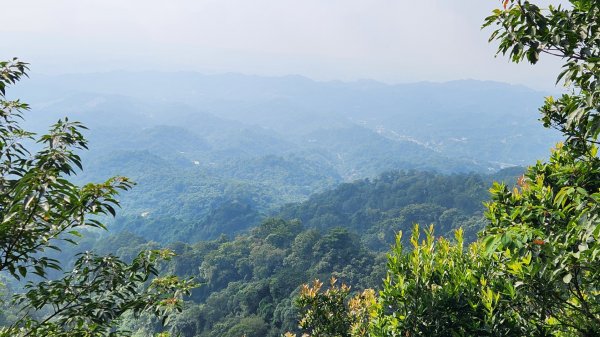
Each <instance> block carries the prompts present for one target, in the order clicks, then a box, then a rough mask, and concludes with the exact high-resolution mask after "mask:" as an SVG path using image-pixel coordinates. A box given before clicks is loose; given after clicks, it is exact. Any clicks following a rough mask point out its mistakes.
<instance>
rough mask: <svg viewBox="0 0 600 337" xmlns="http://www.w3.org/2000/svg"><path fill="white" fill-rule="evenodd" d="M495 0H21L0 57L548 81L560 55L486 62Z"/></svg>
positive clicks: (341, 75)
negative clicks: (531, 61) (486, 22)
mask: <svg viewBox="0 0 600 337" xmlns="http://www.w3.org/2000/svg"><path fill="white" fill-rule="evenodd" d="M499 6H500V0H455V1H450V0H412V1H407V0H162V1H156V0H52V1H48V0H20V1H6V2H3V3H2V11H3V15H2V17H3V18H2V25H1V26H0V39H1V40H2V43H1V45H0V58H2V59H6V58H8V57H12V56H18V57H20V58H21V59H23V60H25V61H28V62H30V63H32V71H33V72H41V73H67V72H96V71H107V70H120V69H129V70H149V69H159V70H165V71H177V70H193V71H200V72H205V73H214V72H242V73H249V74H260V75H286V74H300V75H305V76H308V77H311V78H314V79H318V80H331V79H340V80H354V79H361V78H367V79H375V80H380V81H385V82H393V83H396V82H413V81H423V80H428V81H446V80H454V79H466V78H473V79H484V80H496V81H504V82H510V83H520V84H525V85H528V86H531V87H534V88H541V89H548V88H550V87H552V85H553V83H554V78H555V76H556V74H557V71H558V65H559V63H558V62H557V61H544V60H543V62H542V64H540V65H538V66H536V67H531V66H527V65H525V66H517V65H514V64H511V63H508V61H507V60H506V58H503V57H500V56H499V57H498V58H494V52H495V47H494V46H491V45H488V43H487V37H488V35H489V33H490V31H489V30H485V31H481V30H480V26H481V23H482V22H483V18H484V17H485V16H487V15H488V14H489V13H490V12H491V10H492V9H494V8H497V7H499Z"/></svg>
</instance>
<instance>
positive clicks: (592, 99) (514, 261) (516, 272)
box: [484, 0, 600, 336]
mask: <svg viewBox="0 0 600 337" xmlns="http://www.w3.org/2000/svg"><path fill="white" fill-rule="evenodd" d="M570 4H571V5H570V6H560V5H559V6H552V5H548V6H547V7H545V8H543V7H541V6H542V5H541V4H537V3H535V2H530V1H504V8H503V9H498V10H496V11H494V13H493V15H491V16H490V17H488V18H487V19H486V21H485V25H484V26H486V27H489V26H496V27H497V29H496V30H494V31H493V33H492V35H491V38H490V40H496V41H498V42H499V50H498V51H499V53H502V54H507V55H508V56H509V57H510V58H511V60H512V61H514V62H521V61H523V60H528V61H529V62H531V63H533V64H535V63H537V62H538V60H539V59H540V57H541V55H548V56H552V57H559V58H560V59H562V60H564V62H565V63H564V65H563V71H562V72H561V73H560V74H559V75H558V78H557V83H558V82H561V81H562V82H563V84H564V85H565V86H566V87H567V88H569V90H570V93H569V94H564V95H562V96H561V97H559V98H553V97H548V98H547V99H546V102H545V104H544V105H543V106H542V107H541V109H540V111H541V113H542V118H541V119H542V121H543V123H544V125H545V126H546V127H553V128H556V129H558V130H560V131H561V132H562V133H563V134H564V136H565V141H564V144H559V145H558V146H557V147H556V149H554V150H553V152H552V155H551V157H550V160H549V161H548V162H546V163H541V162H539V163H537V164H536V165H534V166H531V167H530V168H529V169H528V170H527V172H526V174H525V175H524V176H523V177H522V178H521V179H520V180H519V181H518V187H517V188H514V189H512V190H511V189H509V188H507V187H506V186H503V185H495V186H494V187H493V188H492V198H493V200H492V202H491V203H490V204H488V218H489V220H490V224H489V226H488V227H487V230H486V231H485V234H486V235H487V238H486V245H487V248H488V251H491V252H493V254H494V255H495V256H496V257H497V258H499V259H502V260H505V261H506V263H505V264H504V266H505V268H504V270H502V271H501V272H503V273H505V275H507V276H509V277H510V279H511V280H512V282H513V285H514V287H515V288H516V290H517V292H518V293H520V294H521V295H522V296H521V297H520V298H521V299H522V301H517V302H515V303H514V304H515V305H518V306H519V308H520V309H519V310H520V312H521V313H522V314H523V315H526V316H527V317H525V318H526V319H529V320H530V321H535V322H536V329H537V331H538V333H539V334H540V335H560V334H561V333H564V334H566V335H574V336H598V335H600V263H599V262H600V260H599V259H598V258H599V257H598V253H600V244H599V243H598V242H599V241H598V240H599V234H600V221H599V220H600V218H599V215H600V212H599V205H600V204H599V202H600V193H599V191H600V160H599V158H598V155H597V147H596V144H598V133H599V132H600V114H599V112H598V108H599V107H600V82H599V76H600V2H598V1H586V0H578V1H575V0H571V1H570Z"/></svg>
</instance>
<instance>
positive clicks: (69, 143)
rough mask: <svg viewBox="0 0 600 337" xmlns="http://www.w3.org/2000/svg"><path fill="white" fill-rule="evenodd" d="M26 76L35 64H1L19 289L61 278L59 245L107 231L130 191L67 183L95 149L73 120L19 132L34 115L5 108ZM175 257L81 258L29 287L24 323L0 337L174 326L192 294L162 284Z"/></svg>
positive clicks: (2, 266)
mask: <svg viewBox="0 0 600 337" xmlns="http://www.w3.org/2000/svg"><path fill="white" fill-rule="evenodd" d="M26 71H27V64H25V63H23V62H20V61H18V60H17V59H13V60H12V61H7V62H0V219H1V222H0V272H4V273H7V275H9V277H10V278H12V279H13V280H17V281H18V280H21V279H23V278H25V277H27V276H28V274H29V275H31V274H35V275H36V276H37V277H39V278H42V279H45V278H46V277H47V275H48V271H49V270H55V271H61V270H62V265H61V262H60V261H58V260H56V259H53V258H51V257H49V256H48V254H47V253H48V251H50V250H59V248H58V246H57V242H59V241H67V242H72V243H74V241H73V238H74V237H79V236H80V235H81V234H80V233H79V232H78V231H77V230H78V229H81V228H101V229H104V228H105V227H104V225H103V224H102V223H101V222H99V221H98V220H97V219H98V216H99V215H113V216H114V215H115V208H116V207H117V206H118V201H117V200H116V199H115V198H116V195H117V194H118V192H119V191H120V190H127V189H129V188H130V187H131V186H132V183H131V182H130V181H129V180H127V179H126V178H123V177H115V178H111V179H109V180H108V181H106V182H104V183H100V184H86V185H84V186H83V187H80V186H77V185H75V184H73V183H72V182H71V181H69V179H68V178H69V176H71V175H73V174H74V173H75V170H76V168H79V169H81V167H82V165H81V160H80V157H79V156H78V155H77V153H76V152H77V151H78V150H82V149H86V148H87V142H86V140H85V138H84V137H83V135H82V134H81V130H82V129H84V127H83V126H82V125H80V124H79V123H77V122H70V121H68V120H67V119H65V120H59V121H58V122H57V123H56V124H55V125H53V126H52V128H51V129H50V132H49V133H48V134H47V135H43V136H41V137H39V138H36V136H35V135H34V134H33V133H30V132H27V131H25V130H23V129H22V128H21V127H20V125H19V122H20V120H21V119H22V118H23V117H22V113H23V112H24V111H26V110H28V109H29V107H28V106H27V104H24V103H22V102H20V101H19V100H7V99H6V97H5V93H6V88H7V87H8V86H9V85H12V84H15V83H16V82H17V81H19V79H20V78H21V77H23V76H26ZM34 141H37V143H38V144H39V146H40V147H41V148H40V149H39V150H37V151H36V152H33V153H32V152H30V151H29V150H28V148H27V147H26V146H25V145H24V144H27V143H28V142H29V143H32V142H34ZM170 255H171V253H170V252H169V251H147V252H142V253H140V254H139V255H138V257H137V258H135V259H134V260H133V262H132V263H130V264H127V263H125V262H123V261H121V260H120V259H118V258H116V257H114V256H98V255H95V254H93V253H89V252H86V253H84V254H81V255H80V256H79V257H78V259H77V260H76V262H75V264H74V266H73V269H72V270H71V271H70V272H67V273H65V275H64V277H62V278H61V279H57V280H44V281H41V282H38V283H35V282H32V281H30V282H28V283H27V285H26V286H25V293H24V294H20V295H17V296H16V297H15V299H14V301H13V302H12V305H13V306H14V307H16V308H19V309H20V311H19V313H18V314H19V316H18V317H20V318H17V319H16V320H15V321H14V322H13V324H12V325H9V326H5V327H2V328H0V336H11V337H13V336H101V335H123V334H125V332H124V331H118V329H117V324H116V323H117V322H118V320H119V318H120V317H121V316H122V315H123V314H124V313H126V312H133V313H134V314H139V313H141V312H153V313H154V314H156V315H157V316H160V317H163V318H164V319H165V320H166V318H167V317H168V314H169V313H170V312H171V311H172V310H177V309H180V305H181V296H183V295H185V294H187V293H189V291H190V289H191V288H192V287H193V286H194V284H193V283H192V282H191V281H182V280H179V279H178V278H176V277H174V276H166V277H157V276H158V271H157V269H156V264H157V262H158V261H159V260H164V259H166V258H169V257H170Z"/></svg>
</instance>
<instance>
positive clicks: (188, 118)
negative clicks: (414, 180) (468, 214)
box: [11, 72, 559, 239]
mask: <svg viewBox="0 0 600 337" xmlns="http://www.w3.org/2000/svg"><path fill="white" fill-rule="evenodd" d="M11 95H12V96H14V97H18V98H20V99H22V100H23V101H25V102H28V103H30V104H31V106H32V111H31V112H29V113H28V114H27V115H26V120H27V125H28V126H29V128H30V129H33V130H35V131H38V132H43V131H44V130H46V129H47V127H48V125H50V124H51V123H53V122H54V121H56V120H57V119H58V118H60V117H63V116H69V118H70V119H72V120H79V121H82V122H83V123H84V124H85V125H86V126H87V127H89V129H90V130H89V132H87V136H88V139H89V140H90V151H88V152H87V153H84V154H83V156H84V173H83V174H82V175H81V176H80V177H79V178H78V179H80V181H82V182H83V181H87V180H100V179H104V178H107V177H108V176H111V175H115V174H121V175H127V176H130V177H131V178H132V179H134V180H135V181H137V182H138V183H139V185H138V186H137V187H136V188H135V189H134V190H133V191H132V192H129V193H126V194H124V195H123V205H124V209H123V212H121V214H122V215H123V216H125V217H129V216H134V217H139V216H141V215H144V216H143V217H142V218H139V219H138V220H135V221H146V222H148V221H154V220H157V219H161V220H160V221H158V222H160V223H164V221H163V219H164V218H170V219H173V222H174V223H182V224H183V223H185V226H188V227H189V226H192V227H194V228H200V229H198V230H197V233H198V234H197V237H195V238H194V239H203V238H207V237H216V236H218V235H219V234H220V233H236V232H238V231H240V230H244V229H247V228H249V227H251V226H253V225H254V224H256V223H257V221H259V219H260V218H261V217H262V216H263V215H265V214H268V213H269V212H272V210H274V209H276V208H277V207H280V206H281V205H284V204H286V203H290V202H298V201H302V200H306V199H307V198H308V197H309V196H310V195H312V194H314V193H318V192H323V191H326V190H328V189H330V188H332V187H334V186H336V185H338V184H339V183H341V182H348V181H353V180H356V179H363V178H368V177H375V176H377V175H379V174H380V173H382V172H385V171H390V170H420V171H436V172H440V173H459V172H479V173H491V172H495V171H497V170H499V169H501V168H504V167H510V166H520V165H527V164H531V163H534V162H535V160H536V159H539V158H545V157H546V156H547V153H548V152H549V148H550V147H551V146H553V145H554V143H555V142H556V141H557V140H559V138H558V135H557V133H554V132H552V131H551V130H547V129H544V128H543V127H542V126H541V123H540V122H538V121H537V107H538V106H539V105H540V104H541V102H542V100H543V96H544V95H545V94H544V93H542V92H538V91H534V90H531V89H528V88H525V87H521V86H513V85H508V84H502V83H496V82H480V81H454V82H448V83H414V84H399V85H387V84H383V83H378V82H373V81H358V82H347V83H346V82H316V81H312V80H310V79H307V78H304V77H299V76H287V77H259V76H246V75H239V74H224V75H201V74H197V73H152V72H145V73H129V72H114V73H104V74H80V75H63V76H32V78H31V79H29V80H26V81H23V82H22V84H19V86H18V87H16V88H14V90H12V91H11ZM129 219H130V220H128V221H132V220H131V218H129ZM152 219H154V220H152ZM182 226H184V225H182Z"/></svg>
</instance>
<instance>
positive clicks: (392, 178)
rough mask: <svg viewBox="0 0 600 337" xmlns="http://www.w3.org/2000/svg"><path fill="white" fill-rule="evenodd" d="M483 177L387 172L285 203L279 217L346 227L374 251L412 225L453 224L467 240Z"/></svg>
mask: <svg viewBox="0 0 600 337" xmlns="http://www.w3.org/2000/svg"><path fill="white" fill-rule="evenodd" d="M513 179H514V178H513ZM489 181H491V177H485V176H480V175H475V174H470V175H442V174H436V173H428V172H417V171H403V172H388V173H385V174H382V175H380V176H379V177H377V178H375V179H372V180H371V179H365V180H360V181H356V182H353V183H346V184H342V185H340V186H338V187H337V188H335V189H333V190H331V191H327V192H324V193H321V194H317V195H314V196H312V197H311V198H310V199H309V200H308V201H306V202H303V203H301V204H297V205H288V206H286V207H284V208H283V209H282V211H281V212H280V216H283V217H285V218H289V219H293V218H297V219H300V220H301V221H302V222H303V224H304V225H305V226H308V227H315V228H331V227H335V226H343V227H345V228H349V229H351V230H352V231H355V232H357V233H359V234H361V235H363V240H364V241H366V242H367V243H368V245H369V247H371V248H372V249H376V250H385V249H387V248H388V247H389V245H390V244H391V243H393V241H394V238H395V236H396V233H397V232H398V231H400V230H408V229H410V228H411V227H412V225H413V224H414V223H436V224H438V226H439V231H440V233H441V234H442V235H447V234H451V233H452V231H453V230H454V229H456V228H458V227H459V226H463V227H469V231H468V232H469V235H468V239H469V240H470V241H472V240H474V232H476V231H477V230H478V229H479V228H481V226H482V223H483V222H482V218H483V216H482V215H483V201H485V200H487V198H488V193H489V192H488V191H487V189H488V184H489Z"/></svg>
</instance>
